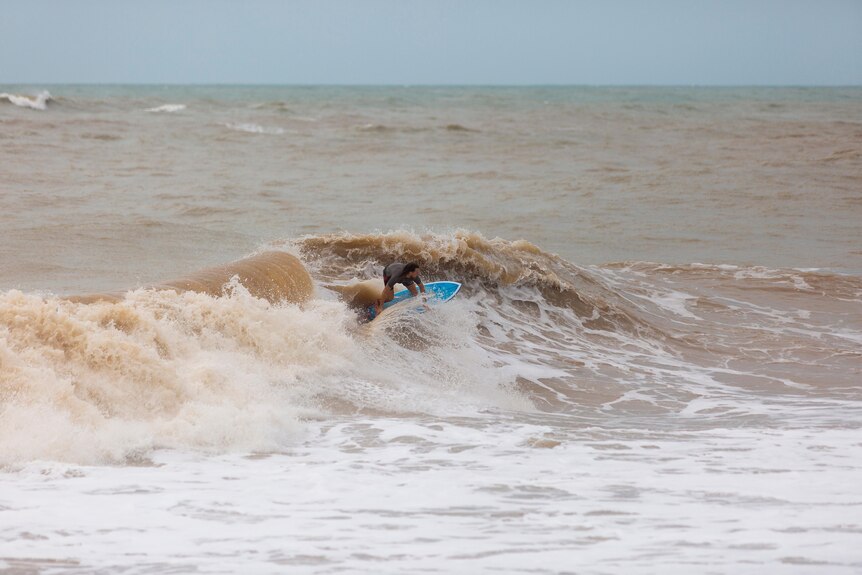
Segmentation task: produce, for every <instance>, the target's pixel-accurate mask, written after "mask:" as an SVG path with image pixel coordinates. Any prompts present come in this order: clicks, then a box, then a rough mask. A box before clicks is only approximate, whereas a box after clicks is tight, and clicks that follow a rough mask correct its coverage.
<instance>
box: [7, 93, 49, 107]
mask: <svg viewBox="0 0 862 575" xmlns="http://www.w3.org/2000/svg"><path fill="white" fill-rule="evenodd" d="M52 99H53V98H52V97H51V94H50V93H49V92H48V91H43V92H39V93H38V94H36V95H35V96H26V95H23V94H9V93H6V92H3V93H0V100H7V101H8V102H10V103H11V104H15V105H16V106H20V107H22V108H31V109H33V110H47V109H48V102H50V101H51V100H52Z"/></svg>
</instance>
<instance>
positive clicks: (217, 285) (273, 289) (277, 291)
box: [66, 251, 314, 303]
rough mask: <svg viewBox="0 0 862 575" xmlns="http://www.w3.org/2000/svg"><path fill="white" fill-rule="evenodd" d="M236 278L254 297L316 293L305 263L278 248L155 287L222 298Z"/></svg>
mask: <svg viewBox="0 0 862 575" xmlns="http://www.w3.org/2000/svg"><path fill="white" fill-rule="evenodd" d="M234 277H236V278H237V279H238V281H239V283H240V284H242V285H243V287H245V289H247V290H248V292H249V293H250V294H251V295H253V296H254V297H258V298H262V299H265V300H267V301H270V302H273V303H275V302H280V301H289V302H294V303H299V302H303V301H306V300H308V299H309V298H310V297H311V295H312V293H313V292H314V284H313V283H312V280H311V276H310V275H309V273H308V271H307V270H306V269H305V267H304V266H303V265H302V262H300V261H299V259H298V258H296V257H295V256H293V255H291V254H289V253H287V252H277V251H269V252H263V253H260V254H257V255H254V256H251V257H247V258H244V259H241V260H238V261H235V262H232V263H229V264H224V265H220V266H215V267H210V268H206V269H202V270H200V271H197V272H194V273H192V274H190V275H188V276H186V277H184V278H180V279H176V280H171V281H167V282H164V283H160V284H157V285H154V286H151V287H152V288H153V289H157V290H175V291H178V292H184V291H193V292H198V293H205V294H208V295H211V296H215V297H218V296H221V295H223V294H224V292H225V284H227V283H228V282H230V281H231V280H232V279H233V278H234ZM122 297H123V295H122V294H120V293H96V294H86V295H76V296H71V297H68V298H66V299H68V300H70V301H73V302H77V303H92V302H96V301H114V302H116V301H119V300H121V299H122Z"/></svg>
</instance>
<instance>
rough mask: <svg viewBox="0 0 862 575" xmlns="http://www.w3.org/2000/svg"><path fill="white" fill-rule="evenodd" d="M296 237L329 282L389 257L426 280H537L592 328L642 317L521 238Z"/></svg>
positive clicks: (360, 296) (359, 292) (630, 325)
mask: <svg viewBox="0 0 862 575" xmlns="http://www.w3.org/2000/svg"><path fill="white" fill-rule="evenodd" d="M296 243H297V246H298V248H299V250H300V252H301V254H302V256H303V258H304V259H305V260H306V261H308V262H309V263H314V265H315V269H316V272H317V273H319V274H320V276H321V279H324V280H328V281H331V282H336V281H338V280H341V279H342V278H344V277H345V274H346V273H350V274H352V275H353V277H356V276H357V275H359V276H363V275H364V276H365V277H366V278H368V276H369V275H371V276H376V275H377V274H378V273H379V271H380V270H382V268H383V266H384V265H386V264H387V263H389V262H392V261H413V262H416V263H418V264H419V265H420V267H421V269H422V274H423V279H425V280H426V281H428V280H433V279H450V280H455V281H460V282H462V283H464V282H467V283H478V284H481V286H483V287H484V288H485V289H487V290H488V291H490V292H493V291H494V289H495V288H499V287H507V286H530V287H535V288H537V289H539V291H540V292H541V293H542V295H543V297H544V298H545V299H546V300H547V301H549V302H550V303H552V304H554V305H556V306H560V307H566V308H569V309H572V310H573V311H575V312H576V313H577V314H578V316H579V317H580V318H581V320H582V321H583V322H584V325H586V326H588V327H591V328H596V329H616V328H623V329H635V325H636V324H639V323H640V322H638V321H637V320H635V319H633V318H632V317H631V316H630V315H629V314H628V313H627V312H625V311H624V308H625V302H624V301H622V299H621V298H619V297H618V296H617V295H615V294H614V293H613V291H612V290H609V289H608V288H607V287H606V286H604V285H603V284H602V283H601V282H600V281H598V280H597V278H595V277H594V276H593V275H592V274H590V273H589V272H588V271H586V270H583V269H582V268H579V267H577V266H575V265H574V264H571V263H570V262H567V261H566V260H564V259H563V258H561V257H559V256H557V255H556V254H552V253H549V252H546V251H544V250H542V249H541V248H539V247H538V246H535V245H533V244H532V243H530V242H528V241H526V240H515V241H509V240H505V239H502V238H494V239H488V238H485V237H484V236H483V235H481V234H480V233H477V232H471V231H464V230H461V231H456V232H454V233H452V234H449V235H437V234H426V235H422V236H420V235H417V234H414V233H411V232H406V231H397V232H390V233H385V234H333V235H324V236H314V237H306V238H302V239H300V240H298V242H296ZM372 270H373V271H372ZM348 277H349V276H348ZM354 285H355V284H354ZM327 287H331V286H327ZM368 289H370V288H367V286H360V287H359V288H356V289H354V288H352V287H351V286H342V287H341V288H338V289H337V291H340V292H342V294H345V293H346V294H347V297H346V298H345V299H347V300H348V301H353V302H356V303H364V302H365V300H366V299H367V297H365V296H366V295H367V293H366V292H367V291H368ZM645 327H646V326H644V325H640V326H639V328H638V329H645Z"/></svg>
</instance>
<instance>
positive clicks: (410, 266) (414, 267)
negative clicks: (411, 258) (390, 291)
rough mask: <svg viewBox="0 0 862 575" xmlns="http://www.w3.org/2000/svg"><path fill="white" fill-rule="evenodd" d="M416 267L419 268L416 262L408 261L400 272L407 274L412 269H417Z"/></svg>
mask: <svg viewBox="0 0 862 575" xmlns="http://www.w3.org/2000/svg"><path fill="white" fill-rule="evenodd" d="M418 269H419V264H417V263H416V262H410V263H409V264H407V265H406V266H404V271H403V272H401V273H405V274H409V273H410V272H412V271H414V270H418Z"/></svg>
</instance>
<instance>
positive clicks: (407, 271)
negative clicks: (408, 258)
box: [374, 262, 425, 315]
mask: <svg viewBox="0 0 862 575" xmlns="http://www.w3.org/2000/svg"><path fill="white" fill-rule="evenodd" d="M395 284H402V285H403V286H404V287H406V288H407V289H408V290H410V294H411V295H413V296H417V295H419V291H417V289H416V284H419V290H421V291H422V293H425V284H423V283H422V280H421V279H420V278H419V264H417V263H414V262H410V263H409V264H402V263H401V262H394V263H391V264H389V265H388V266H386V267H385V268H383V292H381V294H380V297H379V298H378V299H377V301H376V302H374V311H375V312H376V313H377V314H378V315H379V314H380V312H382V311H383V304H385V303H386V302H388V301H392V300H393V298H395Z"/></svg>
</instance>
